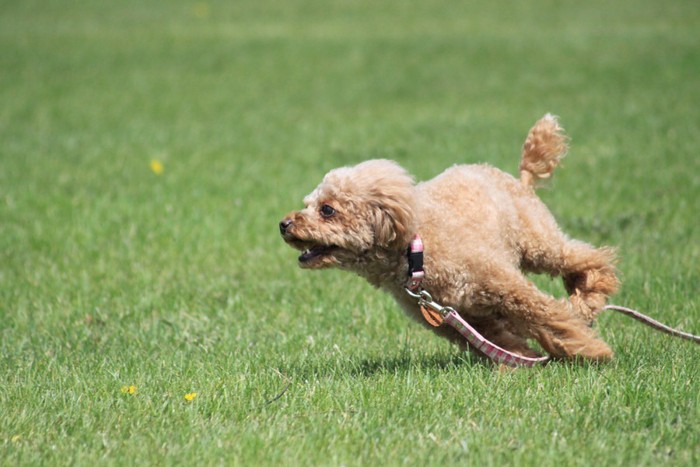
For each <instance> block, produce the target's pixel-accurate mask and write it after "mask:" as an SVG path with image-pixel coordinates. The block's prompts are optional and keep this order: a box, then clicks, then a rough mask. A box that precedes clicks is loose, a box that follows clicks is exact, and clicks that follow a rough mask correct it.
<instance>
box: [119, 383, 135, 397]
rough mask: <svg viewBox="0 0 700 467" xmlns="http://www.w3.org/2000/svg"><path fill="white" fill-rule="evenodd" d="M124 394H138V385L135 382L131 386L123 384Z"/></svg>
mask: <svg viewBox="0 0 700 467" xmlns="http://www.w3.org/2000/svg"><path fill="white" fill-rule="evenodd" d="M122 394H131V395H134V394H136V386H134V385H133V384H132V385H131V386H122Z"/></svg>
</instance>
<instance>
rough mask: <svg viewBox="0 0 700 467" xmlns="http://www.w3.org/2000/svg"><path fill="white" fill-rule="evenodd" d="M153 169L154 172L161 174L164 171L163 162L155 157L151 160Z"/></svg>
mask: <svg viewBox="0 0 700 467" xmlns="http://www.w3.org/2000/svg"><path fill="white" fill-rule="evenodd" d="M151 170H152V171H153V173H154V174H156V175H160V174H162V173H163V163H162V162H161V161H159V160H158V159H153V160H152V161H151Z"/></svg>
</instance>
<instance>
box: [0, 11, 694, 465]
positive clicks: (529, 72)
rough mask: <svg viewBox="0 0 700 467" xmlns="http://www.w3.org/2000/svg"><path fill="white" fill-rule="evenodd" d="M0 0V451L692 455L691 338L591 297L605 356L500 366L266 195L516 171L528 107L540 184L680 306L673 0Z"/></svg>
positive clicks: (665, 300) (187, 461)
mask: <svg viewBox="0 0 700 467" xmlns="http://www.w3.org/2000/svg"><path fill="white" fill-rule="evenodd" d="M0 8H1V9H2V14H1V15H0V50H2V52H0V102H2V105H1V106H0V141H1V144H0V283H1V284H2V286H1V287H0V313H1V318H2V319H0V352H1V354H2V359H1V360H0V377H1V378H2V390H1V391H0V407H1V412H2V416H1V417H0V459H1V460H2V463H3V464H5V465H40V464H41V465H90V464H94V463H99V464H115V465H129V464H134V463H137V462H138V463H142V464H144V463H145V464H181V465H191V464H203V465H211V464H227V465H231V464H232V465H278V464H280V465H377V464H380V463H381V464H386V465H398V464H409V465H448V464H467V465H503V464H516V465H554V464H556V465H560V464H561V465H596V464H599V465H659V464H670V465H688V466H690V465H698V463H700V447H699V444H698V440H699V439H700V422H699V421H698V413H699V410H698V409H700V397H699V394H700V386H699V383H698V381H700V358H698V356H699V354H698V349H697V347H696V346H693V345H692V344H688V343H685V342H681V341H677V340H673V339H671V338H669V337H666V336H663V335H661V334H657V333H654V332H653V331H651V330H648V329H646V328H643V327H642V326H641V325H639V324H637V323H635V322H633V321H630V320H628V319H626V318H623V317H620V316H615V315H612V314H609V315H605V316H603V317H602V318H601V319H600V320H599V323H600V324H599V329H600V331H601V333H602V335H603V336H604V337H605V338H606V340H607V341H608V342H609V343H610V344H611V345H612V347H613V348H614V349H615V350H616V352H617V358H616V360H615V361H614V362H613V363H612V364H609V365H606V366H601V367H598V366H595V365H587V364H583V365H576V364H567V363H558V364H555V365H550V366H547V367H544V368H537V369H532V370H520V371H506V372H502V371H499V370H498V369H497V368H494V367H493V366H491V365H489V364H485V363H483V362H481V361H477V360H474V359H472V358H471V357H470V356H469V355H465V354H461V353H459V352H458V351H457V350H456V349H454V348H452V347H450V346H449V345H448V344H446V343H445V342H442V341H440V340H438V339H436V338H434V337H433V336H432V335H430V334H429V333H426V332H424V331H422V330H421V329H419V328H418V327H417V326H415V325H413V324H411V323H409V322H407V320H405V319H404V317H403V316H402V314H401V312H400V311H399V310H398V309H397V306H396V305H394V304H393V303H392V301H391V300H390V299H389V298H388V297H387V296H385V295H383V294H382V293H380V292H378V291H375V290H373V289H371V287H369V286H368V285H367V284H365V283H363V281H362V280H360V279H359V278H355V277H351V276H349V275H347V274H343V273H341V272H333V271H330V272H323V273H313V272H305V271H300V270H298V268H297V267H296V265H295V257H296V254H295V253H294V252H293V251H292V250H290V249H289V248H288V247H286V246H285V245H284V244H283V243H282V242H281V241H280V239H279V238H278V234H277V227H276V224H277V222H278V220H279V219H280V218H281V217H282V216H283V215H284V214H285V213H286V212H287V211H290V210H292V209H295V208H298V207H299V206H300V205H301V198H302V197H303V195H305V194H306V193H308V192H309V191H310V190H311V189H312V188H313V187H314V186H315V185H316V183H317V182H318V181H319V180H320V178H321V176H322V175H323V174H324V173H325V172H326V171H327V170H328V169H330V168H332V167H336V166H339V165H342V164H349V163H355V162H358V161H361V160H364V159H367V158H371V157H388V158H392V159H396V160H397V161H399V162H400V163H401V164H403V165H404V166H406V167H407V168H409V169H410V170H411V171H412V172H413V173H414V174H416V175H417V177H418V178H421V179H425V178H428V177H431V176H433V175H435V174H436V173H438V172H439V171H441V170H442V169H443V168H445V167H447V166H449V165H451V164H453V163H456V162H467V163H468V162H480V161H486V162H489V163H491V164H494V165H497V166H499V167H502V168H504V169H506V170H509V171H511V172H514V171H515V169H516V167H517V158H518V155H519V151H518V150H519V147H520V144H521V143H522V140H523V138H524V136H525V133H526V131H527V129H528V128H529V126H530V125H531V124H532V123H533V122H534V121H535V120H536V119H537V118H538V117H539V116H541V115H542V114H544V113H545V112H548V111H551V112H554V113H557V114H559V115H560V116H561V118H562V122H563V124H564V126H565V127H566V128H567V130H568V131H569V133H570V135H571V136H572V138H573V139H572V150H571V152H570V156H569V158H568V159H567V160H566V163H565V166H564V168H563V169H561V170H560V171H559V172H558V174H557V179H556V181H555V183H554V184H553V187H552V189H551V190H546V191H543V192H542V196H543V198H544V199H545V201H546V202H547V204H548V205H549V206H551V208H552V210H553V211H554V212H555V214H556V216H557V218H558V219H559V220H560V222H561V224H562V226H563V227H564V229H565V230H566V231H567V232H569V233H570V234H571V235H572V236H576V237H579V238H583V239H585V240H588V241H590V242H592V243H595V244H610V245H616V246H618V247H619V249H620V254H621V258H622V260H621V263H620V271H621V274H622V277H623V279H624V285H623V288H622V290H621V292H620V293H619V294H618V296H616V297H615V300H614V301H615V302H616V303H619V304H623V305H627V306H631V307H634V308H638V309H640V310H643V311H646V312H648V313H650V314H652V315H654V316H655V317H658V318H659V319H661V320H662V321H664V322H668V323H669V324H672V325H677V326H680V327H682V328H684V329H686V330H690V331H695V332H700V313H699V312H698V304H699V302H698V298H697V284H698V283H700V268H698V266H697V265H698V262H699V261H700V243H699V242H698V238H699V237H698V235H699V232H698V222H697V214H698V203H697V200H698V198H700V177H699V176H698V173H699V172H700V163H699V162H698V161H699V160H700V159H698V157H697V153H698V150H699V149H700V143H699V142H700V126H698V122H700V88H699V87H698V86H697V76H699V75H700V48H698V36H697V30H698V26H700V10H698V8H697V6H696V4H695V2H691V1H675V0H672V1H668V2H664V3H663V4H661V3H659V2H654V1H631V0H622V1H618V2H614V3H611V2H601V1H593V2H569V1H565V2H553V1H535V0H531V1H524V2H500V1H496V2H490V3H484V2H450V1H438V0H433V1H425V2H370V1H354V2H343V1H313V0H307V1H301V0H299V1H296V0H295V1H291V0H290V1H286V2H275V3H273V2H265V1H262V2H261V1H255V2H253V1H251V2H249V1H237V2H214V1H210V2H207V3H204V2H199V3H198V2H184V1H172V2H165V3H164V2H151V1H148V2H136V1H127V0H124V1H121V2H91V1H87V0H76V1H71V2H58V1H42V2H39V1H29V0H27V1H22V2H10V1H4V2H1V3H0ZM151 160H159V161H161V162H162V164H163V167H164V171H163V173H162V174H160V175H156V174H155V173H153V172H152V171H151V170H150V168H149V164H150V162H151ZM536 280H537V281H538V284H539V285H541V286H542V287H546V288H548V289H549V290H551V291H552V292H554V293H560V292H561V287H560V286H558V285H557V284H556V283H554V282H551V281H549V280H544V279H539V278H538V279H536ZM129 385H134V386H136V388H137V389H136V393H135V394H128V393H126V394H125V393H122V391H121V388H122V387H123V386H129ZM193 392H195V393H197V396H196V398H194V399H193V400H191V401H187V400H185V398H184V396H185V394H190V393H193Z"/></svg>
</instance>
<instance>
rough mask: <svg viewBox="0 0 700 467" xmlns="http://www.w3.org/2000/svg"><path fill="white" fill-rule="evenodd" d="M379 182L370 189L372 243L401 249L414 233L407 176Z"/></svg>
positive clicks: (409, 182)
mask: <svg viewBox="0 0 700 467" xmlns="http://www.w3.org/2000/svg"><path fill="white" fill-rule="evenodd" d="M394 182H395V183H386V184H379V185H378V186H376V187H375V188H373V189H372V190H371V191H372V192H373V193H372V201H373V202H372V203H371V204H373V217H374V218H373V224H374V234H375V240H374V241H375V243H376V244H377V245H379V246H381V247H383V248H389V249H397V250H400V249H403V248H406V245H408V243H409V242H410V241H411V238H412V237H413V235H415V230H416V226H415V207H414V206H415V200H414V193H413V184H412V183H411V181H410V179H406V180H395V181H394Z"/></svg>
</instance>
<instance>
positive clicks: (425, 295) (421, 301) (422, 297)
mask: <svg viewBox="0 0 700 467" xmlns="http://www.w3.org/2000/svg"><path fill="white" fill-rule="evenodd" d="M405 289H406V293H408V295H410V296H411V297H413V298H415V299H417V300H418V305H420V306H421V307H425V308H430V309H431V310H433V311H434V312H436V313H438V314H440V316H442V317H443V318H444V317H445V316H446V315H447V314H448V313H449V312H451V311H454V309H453V308H452V307H449V306H442V305H440V304H439V303H437V302H435V301H433V296H432V295H430V292H428V291H427V290H425V289H420V290H418V292H413V291H412V290H411V289H409V288H408V287H406V288H405Z"/></svg>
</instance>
